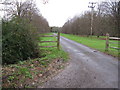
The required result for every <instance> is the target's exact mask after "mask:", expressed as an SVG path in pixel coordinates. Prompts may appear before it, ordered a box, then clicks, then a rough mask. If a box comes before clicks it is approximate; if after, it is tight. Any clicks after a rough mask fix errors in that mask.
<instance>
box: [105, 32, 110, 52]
mask: <svg viewBox="0 0 120 90" xmlns="http://www.w3.org/2000/svg"><path fill="white" fill-rule="evenodd" d="M108 48H109V33H106V47H105V51H108Z"/></svg>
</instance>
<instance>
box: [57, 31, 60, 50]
mask: <svg viewBox="0 0 120 90" xmlns="http://www.w3.org/2000/svg"><path fill="white" fill-rule="evenodd" d="M57 48H58V50H60V32H59V31H58V38H57Z"/></svg>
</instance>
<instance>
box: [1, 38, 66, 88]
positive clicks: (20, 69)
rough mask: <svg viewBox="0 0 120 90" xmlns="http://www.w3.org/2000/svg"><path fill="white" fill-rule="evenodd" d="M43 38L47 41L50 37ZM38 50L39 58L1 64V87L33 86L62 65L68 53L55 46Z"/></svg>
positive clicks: (40, 82) (43, 80)
mask: <svg viewBox="0 0 120 90" xmlns="http://www.w3.org/2000/svg"><path fill="white" fill-rule="evenodd" d="M40 39H41V38H40ZM43 39H44V38H43ZM43 39H42V40H43ZM52 39H55V37H54V38H52ZM44 40H46V41H49V40H51V38H46V39H44ZM38 44H40V43H38ZM51 45H52V44H51ZM43 46H46V44H44V45H43ZM40 50H41V58H36V59H30V60H26V61H19V63H17V64H10V65H4V66H3V70H2V74H3V75H2V76H3V84H2V86H3V88H8V87H9V88H18V87H19V88H35V87H37V86H39V85H40V84H42V83H43V82H45V81H46V80H47V78H49V77H50V76H51V75H53V74H55V73H56V72H58V71H59V70H60V69H62V68H63V67H64V65H65V62H66V61H67V59H68V55H67V53H65V52H64V51H63V50H58V49H57V48H56V47H54V48H53V47H52V48H40Z"/></svg>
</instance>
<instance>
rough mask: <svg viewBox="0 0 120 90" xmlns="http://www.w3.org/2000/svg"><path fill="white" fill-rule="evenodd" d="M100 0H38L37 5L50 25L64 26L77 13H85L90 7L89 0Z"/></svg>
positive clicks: (90, 0)
mask: <svg viewBox="0 0 120 90" xmlns="http://www.w3.org/2000/svg"><path fill="white" fill-rule="evenodd" d="M99 1H100V0H49V1H48V3H47V4H43V3H42V0H36V4H37V7H38V8H39V9H40V12H41V13H42V15H43V16H44V17H45V18H46V19H47V21H48V22H49V25H50V26H63V24H64V23H65V22H66V21H67V20H68V19H70V18H72V17H74V16H75V15H80V14H83V13H84V11H86V10H91V9H90V8H88V5H89V2H99Z"/></svg>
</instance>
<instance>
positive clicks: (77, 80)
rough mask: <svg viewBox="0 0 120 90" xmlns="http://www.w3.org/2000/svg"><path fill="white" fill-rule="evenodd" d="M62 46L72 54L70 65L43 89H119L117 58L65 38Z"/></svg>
mask: <svg viewBox="0 0 120 90" xmlns="http://www.w3.org/2000/svg"><path fill="white" fill-rule="evenodd" d="M61 46H62V48H63V49H64V50H65V51H67V52H68V53H69V54H70V57H71V60H70V61H69V63H70V64H69V65H68V66H67V67H66V68H65V69H64V70H63V71H62V72H61V73H59V74H58V75H56V76H55V77H53V78H52V79H51V80H49V81H48V82H46V83H45V84H44V85H43V88H118V60H117V59H116V58H113V57H112V56H108V55H105V54H104V53H101V52H99V51H96V50H93V49H91V48H89V47H86V46H84V45H82V44H79V43H76V42H74V41H72V40H69V39H67V38H64V37H61Z"/></svg>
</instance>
